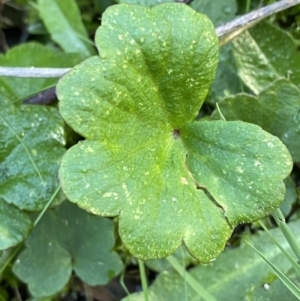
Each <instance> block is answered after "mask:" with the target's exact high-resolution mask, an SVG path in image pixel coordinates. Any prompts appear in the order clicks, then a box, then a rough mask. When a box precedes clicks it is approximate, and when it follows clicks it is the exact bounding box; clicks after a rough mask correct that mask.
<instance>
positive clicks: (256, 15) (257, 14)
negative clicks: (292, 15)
mask: <svg viewBox="0 0 300 301" xmlns="http://www.w3.org/2000/svg"><path fill="white" fill-rule="evenodd" d="M297 4H300V0H281V1H278V2H275V3H273V4H270V5H267V6H265V7H262V8H260V9H258V10H255V11H253V12H251V13H249V14H246V15H245V16H242V17H240V18H238V19H236V20H233V21H231V22H229V23H227V24H225V25H223V26H220V27H218V28H217V29H216V33H217V36H218V37H222V36H224V35H226V34H229V33H232V32H233V31H235V30H236V29H238V28H241V27H244V28H249V25H250V24H252V23H257V22H258V21H261V20H263V19H265V18H267V17H269V16H271V15H273V14H275V13H278V12H280V11H282V10H285V9H287V8H289V7H292V6H295V5H297Z"/></svg>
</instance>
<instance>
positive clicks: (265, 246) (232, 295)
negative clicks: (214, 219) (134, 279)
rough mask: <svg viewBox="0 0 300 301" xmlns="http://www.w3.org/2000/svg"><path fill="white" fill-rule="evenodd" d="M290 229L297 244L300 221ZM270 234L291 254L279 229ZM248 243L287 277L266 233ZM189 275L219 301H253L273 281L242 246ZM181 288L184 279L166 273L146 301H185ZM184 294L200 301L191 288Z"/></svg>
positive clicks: (136, 297) (135, 300)
mask: <svg viewBox="0 0 300 301" xmlns="http://www.w3.org/2000/svg"><path fill="white" fill-rule="evenodd" d="M289 227H290V228H291V230H292V232H293V233H294V234H295V236H296V237H297V239H298V242H300V221H299V220H298V221H296V222H292V223H289ZM270 232H271V233H272V235H273V236H274V237H275V238H276V239H277V240H278V241H279V243H280V244H281V246H282V247H283V248H284V249H285V250H287V251H288V252H289V253H291V248H290V246H289V244H288V243H287V241H286V239H285V237H284V236H283V234H282V232H281V231H280V230H279V229H278V228H276V229H272V230H270ZM248 240H249V241H250V242H251V243H252V244H253V245H254V246H255V247H256V248H257V249H259V250H260V251H261V252H262V253H264V254H267V257H268V259H269V260H271V261H272V262H276V266H277V267H278V268H280V269H281V270H282V271H284V272H285V273H286V272H287V271H288V270H289V269H290V267H291V265H290V263H289V262H288V260H287V259H286V258H285V256H284V255H283V254H282V252H281V251H280V249H279V248H278V247H277V246H276V245H275V244H274V242H273V241H272V239H271V238H270V237H269V235H268V234H267V233H265V232H263V231H260V232H258V233H256V234H255V235H253V236H252V237H251V238H250V239H248ZM189 273H190V274H191V275H192V276H193V277H194V278H195V279H196V280H198V281H199V283H200V284H201V285H202V286H203V287H205V288H206V289H207V291H208V292H209V293H210V294H212V295H213V296H214V297H215V298H216V299H217V300H219V301H233V300H237V301H248V300H252V299H251V297H252V294H253V290H254V289H255V288H257V287H261V286H263V285H264V284H266V283H267V284H268V283H269V282H268V279H274V277H275V275H274V273H273V272H272V270H271V269H270V268H269V267H268V265H267V264H266V263H265V262H264V261H263V259H262V258H261V257H260V256H259V255H258V254H257V253H256V252H255V251H254V250H253V249H252V248H251V247H250V246H248V245H247V244H245V243H242V245H241V246H239V247H237V248H234V249H226V250H225V251H224V252H223V253H221V254H220V256H219V257H218V258H217V259H216V261H214V262H212V263H209V264H206V265H198V266H197V267H195V268H193V269H191V270H189ZM184 285H185V279H184V278H183V277H181V276H179V275H178V274H177V273H176V272H175V271H165V272H163V273H161V274H160V275H159V276H158V277H157V278H156V280H155V282H154V283H153V284H152V286H151V287H150V288H149V296H150V298H149V301H165V300H172V301H182V300H186V296H185V290H184V289H183V287H184ZM187 293H188V300H191V301H196V300H199V296H197V294H196V293H195V292H194V290H193V289H192V288H191V287H190V286H187ZM122 300H123V301H144V298H143V294H142V293H136V294H132V295H130V296H129V297H127V298H124V299H122ZM262 300H263V301H267V300H268V299H266V300H265V299H262ZM274 300H276V299H274ZM283 300H284V299H283ZM291 300H292V299H291ZM270 301H273V299H271V300H270ZM278 301H279V300H278ZM280 301H281V300H280Z"/></svg>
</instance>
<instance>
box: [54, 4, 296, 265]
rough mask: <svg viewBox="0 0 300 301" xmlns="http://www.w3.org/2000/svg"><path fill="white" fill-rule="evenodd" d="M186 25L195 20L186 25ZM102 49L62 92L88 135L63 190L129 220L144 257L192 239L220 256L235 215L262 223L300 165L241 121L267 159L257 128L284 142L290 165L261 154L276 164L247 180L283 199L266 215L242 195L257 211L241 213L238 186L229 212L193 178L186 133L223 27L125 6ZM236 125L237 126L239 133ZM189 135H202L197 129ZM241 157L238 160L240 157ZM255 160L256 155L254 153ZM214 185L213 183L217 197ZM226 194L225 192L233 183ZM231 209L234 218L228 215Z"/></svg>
mask: <svg viewBox="0 0 300 301" xmlns="http://www.w3.org/2000/svg"><path fill="white" fill-rule="evenodd" d="M116 15H122V18H116V17H115V16H116ZM186 20H189V22H188V24H189V25H188V26H185V27H183V26H182V25H183V24H186V23H185V21H186ZM195 27H197V28H198V29H199V31H195V30H194V29H195ZM162 29H163V30H162ZM96 44H97V47H98V49H99V52H100V58H98V57H93V58H90V59H88V60H86V61H85V62H83V63H82V64H81V65H79V66H77V67H75V68H74V69H73V70H72V71H71V72H70V73H68V74H67V75H65V76H64V77H63V78H62V80H61V81H60V82H59V84H58V88H57V92H58V96H59V99H60V112H61V114H62V116H63V118H64V119H65V120H66V121H67V122H68V123H69V124H70V125H71V126H72V127H73V128H74V129H75V130H76V131H77V132H79V133H80V134H82V135H83V136H84V137H86V138H87V139H86V140H85V141H83V142H82V143H79V144H78V145H75V146H74V147H72V148H71V149H69V151H68V152H67V154H66V155H65V156H64V158H63V160H62V164H61V168H60V179H61V184H62V187H63V190H64V191H65V193H66V194H67V196H68V198H69V199H70V200H71V201H73V202H76V203H78V204H79V205H80V206H81V207H82V208H85V209H86V210H88V211H91V212H93V213H96V214H99V215H104V216H114V215H120V219H119V222H120V224H119V233H120V235H121V238H122V240H123V242H124V243H125V245H126V246H127V248H128V249H129V250H130V251H131V252H132V253H133V254H134V255H136V256H138V257H139V258H143V259H149V258H156V257H163V256H167V255H169V254H171V253H173V252H174V251H175V250H176V249H177V248H178V247H179V246H180V244H181V243H182V241H183V242H184V243H185V244H186V246H187V248H188V250H189V251H190V253H191V254H192V255H193V256H195V257H196V258H198V259H199V260H201V261H203V262H208V261H210V260H212V259H213V258H214V257H215V256H217V254H219V253H220V251H221V250H222V248H223V247H224V244H225V241H226V240H227V239H228V237H229V236H230V234H231V231H232V227H233V226H234V225H235V224H236V223H237V222H241V221H246V220H247V221H250V220H253V219H254V220H255V219H259V218H260V217H262V216H263V215H265V214H268V213H269V212H270V211H271V210H272V209H274V208H275V207H276V206H278V205H279V203H280V202H281V201H282V199H283V196H284V186H283V183H282V179H283V178H284V177H286V176H287V175H288V173H289V172H290V170H291V160H290V156H289V154H288V152H287V150H286V149H285V148H284V147H283V145H282V144H281V143H280V141H279V140H278V139H277V138H275V137H273V136H271V135H269V134H268V133H266V132H262V131H261V129H260V128H258V127H256V126H251V125H246V124H245V125H241V126H240V127H241V128H242V129H243V132H248V130H249V132H250V136H249V138H247V137H242V141H243V142H242V145H246V144H247V143H250V144H251V145H252V146H253V147H252V148H251V152H250V156H253V155H254V154H255V156H257V157H258V158H260V151H261V146H260V144H261V141H258V140H257V139H256V138H255V139H254V140H253V141H251V140H252V139H253V137H255V136H256V135H257V134H259V137H261V138H263V139H265V140H266V141H267V140H268V141H270V142H272V143H273V142H274V146H278V148H277V149H276V147H274V150H273V151H271V152H270V154H272V155H273V156H274V154H275V155H276V157H278V158H280V160H283V163H282V165H280V164H275V166H276V168H278V169H277V170H276V171H275V172H274V171H273V169H272V170H270V168H269V165H270V158H269V157H270V156H269V157H268V156H266V158H267V162H263V163H261V162H260V161H259V163H261V164H266V165H267V166H268V168H267V170H266V174H264V175H262V174H261V171H260V173H259V172H253V173H252V171H251V170H247V172H248V174H247V173H245V177H242V178H241V179H245V180H248V179H251V180H252V181H254V180H256V179H254V178H255V177H257V176H259V180H260V181H262V183H261V186H260V188H258V189H260V190H259V193H257V195H258V194H260V195H263V196H264V197H265V196H266V195H267V194H268V193H269V194H270V195H273V194H274V193H272V191H271V190H272V189H273V188H275V190H276V193H277V195H276V197H275V199H274V200H273V203H271V202H270V199H268V200H265V199H264V201H266V204H264V203H263V204H261V208H260V210H258V211H257V213H256V214H255V210H256V209H257V206H256V207H255V206H254V207H255V208H251V205H250V204H251V202H250V203H247V199H246V200H245V201H244V202H245V207H249V210H248V211H247V210H246V209H245V212H243V211H242V208H241V209H237V212H236V213H235V209H234V208H235V207H236V206H235V205H234V204H233V203H234V202H237V199H234V200H231V199H230V198H231V197H232V196H233V191H232V190H233V188H234V185H233V186H229V188H228V190H229V192H227V193H225V194H224V198H225V199H227V200H226V202H227V204H228V207H230V206H231V208H229V209H228V208H224V210H225V212H224V210H223V209H222V208H220V206H219V205H218V204H216V202H214V201H213V200H211V198H210V195H209V193H206V192H205V191H202V190H199V189H197V188H198V183H197V182H198V181H200V183H203V181H202V178H201V179H199V177H198V176H199V175H197V173H198V172H199V171H198V170H194V171H193V173H195V174H192V173H191V167H190V166H187V164H186V157H188V158H189V151H191V152H193V153H195V148H194V145H191V144H190V142H191V140H189V137H186V135H185V133H188V127H189V124H190V123H191V122H192V121H193V120H194V119H195V117H196V116H197V114H198V110H199V107H200V106H201V105H202V103H203V101H204V98H205V96H206V93H207V91H208V88H209V85H210V84H211V82H212V80H213V76H214V74H215V70H216V63H217V47H218V40H217V38H216V35H215V31H214V28H213V25H212V24H211V23H210V22H209V20H208V19H207V18H206V17H205V16H203V15H201V14H198V13H197V12H195V11H194V10H192V9H191V8H189V7H188V6H186V5H182V4H171V3H169V4H161V5H158V6H155V7H153V8H151V9H149V8H146V7H142V6H133V5H118V6H113V7H111V8H109V9H108V10H107V11H106V13H105V14H104V16H103V23H102V26H101V27H100V28H99V30H98V32H97V35H96ZM210 124H211V126H212V131H211V134H212V135H215V136H216V135H217V134H216V133H215V132H214V129H215V127H219V128H221V127H222V126H221V125H220V123H218V122H212V123H210ZM193 125H194V123H192V126H191V127H193ZM237 125H239V123H234V124H232V125H228V127H227V128H230V129H231V130H232V131H233V132H234V133H236V132H237V133H238V130H239V129H238V126H237ZM224 126H225V127H226V125H225V123H224ZM195 127H197V125H195ZM208 128H209V126H207V129H208ZM190 134H191V133H188V136H189V135H190ZM218 134H220V135H219V136H218V137H214V139H215V141H214V142H217V143H220V148H222V142H223V140H228V141H229V143H232V144H235V143H236V140H235V139H234V138H232V137H231V132H230V131H224V137H223V136H222V134H223V133H222V132H220V131H219V133H218ZM195 135H196V133H195ZM190 136H191V139H193V138H194V134H192V135H190ZM196 136H197V135H196ZM266 141H265V142H266ZM199 143H201V141H200V142H199ZM238 143H240V141H238ZM265 147H266V146H265V145H264V146H262V148H263V149H262V150H263V152H265V151H266V149H265ZM237 148H238V147H237ZM239 150H240V149H239ZM207 155H208V158H207V162H210V163H212V164H213V166H208V167H207V168H217V167H216V166H217V165H218V164H221V165H222V162H220V161H222V160H223V157H225V156H226V155H227V152H226V151H224V152H223V153H222V154H219V156H218V158H216V159H217V160H218V161H215V162H213V160H212V158H211V157H210V156H209V155H210V154H207ZM264 155H265V153H264ZM234 159H235V160H236V161H237V160H238V156H237V157H235V158H234ZM205 160H206V158H205V159H204V160H203V164H204V165H205ZM245 160H246V161H247V160H250V162H252V161H251V160H252V159H251V158H250V159H249V158H245ZM74 162H76V164H74ZM252 163H254V162H252ZM234 173H235V175H236V171H234ZM234 173H233V174H234ZM273 174H274V178H273V180H271V181H270V183H271V184H270V185H269V183H268V182H269V179H270V178H272V177H273ZM278 174H280V176H278ZM251 176H252V177H251ZM264 178H266V179H267V182H264V184H265V185H269V186H268V188H269V189H270V190H268V191H266V192H265V193H263V191H262V190H261V187H262V186H263V179H264ZM208 184H209V185H208V187H207V190H210V189H212V190H213V194H215V192H216V193H219V191H216V190H214V187H213V185H212V183H208ZM250 185H251V184H250ZM78 187H80V189H78ZM222 189H223V190H224V192H225V190H226V185H223V188H222ZM244 196H245V197H246V196H247V195H244ZM252 196H253V195H252ZM215 197H217V196H215ZM265 198H266V197H265ZM250 200H251V198H250ZM256 200H257V198H256V199H255V201H256ZM238 201H240V200H238ZM256 205H257V204H256ZM264 206H265V208H264ZM227 209H228V214H229V216H230V222H231V223H232V224H230V223H229V222H228V219H227V218H226V216H227ZM248 213H251V214H250V216H248V217H247V214H248ZM242 217H243V218H242Z"/></svg>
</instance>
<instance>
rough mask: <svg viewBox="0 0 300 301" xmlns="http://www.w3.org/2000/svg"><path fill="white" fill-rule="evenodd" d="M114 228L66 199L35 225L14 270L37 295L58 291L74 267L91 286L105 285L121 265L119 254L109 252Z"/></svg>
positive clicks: (109, 221)
mask: <svg viewBox="0 0 300 301" xmlns="http://www.w3.org/2000/svg"><path fill="white" fill-rule="evenodd" d="M113 231H114V227H113V222H112V221H111V220H108V219H105V218H101V217H96V216H93V215H90V214H88V213H86V212H84V211H83V210H80V209H78V208H77V207H76V206H75V205H72V204H70V203H69V202H65V203H63V204H62V205H61V206H60V207H58V208H56V209H55V210H54V211H52V212H47V213H46V214H45V216H44V217H43V219H42V220H41V222H40V223H39V224H38V226H37V227H36V228H34V230H33V232H32V233H31V234H30V236H29V238H28V240H27V241H26V249H25V250H24V251H23V252H22V253H21V254H20V255H19V257H18V259H17V260H16V262H15V264H14V267H13V271H14V273H15V274H16V275H17V276H18V277H20V279H22V280H23V281H25V282H26V283H28V285H29V290H30V292H31V293H32V295H33V296H35V297H42V296H51V295H53V294H55V293H57V292H59V291H60V290H61V289H62V288H63V287H64V285H65V284H66V283H67V282H68V280H69V278H70V276H71V272H72V269H74V271H75V273H76V274H77V275H78V276H79V277H80V278H81V279H82V280H83V281H85V282H87V283H88V284H90V285H99V284H106V283H107V282H108V281H109V280H110V279H111V278H112V277H114V276H115V275H117V274H118V273H119V272H120V270H121V268H122V263H121V261H120V259H119V257H118V255H117V254H116V253H115V252H111V251H110V250H111V249H112V248H113V245H114V235H113ZM45 258H46V260H45ZM41 279H43V281H42V282H41Z"/></svg>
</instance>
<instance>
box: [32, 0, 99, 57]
mask: <svg viewBox="0 0 300 301" xmlns="http://www.w3.org/2000/svg"><path fill="white" fill-rule="evenodd" d="M37 9H38V10H39V13H40V16H41V18H42V20H43V22H44V24H45V26H46V28H47V30H48V31H49V33H50V34H51V37H52V39H53V40H54V41H55V42H56V43H57V44H59V45H60V46H61V47H62V49H63V50H64V51H66V52H76V53H78V54H80V55H81V56H82V57H89V56H91V55H93V54H95V50H94V48H93V46H92V42H91V41H90V40H89V37H88V34H87V32H86V29H85V28H84V25H83V23H82V20H81V15H80V11H79V9H78V6H77V4H76V1H74V0H63V1H60V0H38V2H37Z"/></svg>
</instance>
